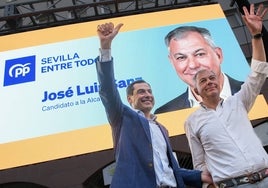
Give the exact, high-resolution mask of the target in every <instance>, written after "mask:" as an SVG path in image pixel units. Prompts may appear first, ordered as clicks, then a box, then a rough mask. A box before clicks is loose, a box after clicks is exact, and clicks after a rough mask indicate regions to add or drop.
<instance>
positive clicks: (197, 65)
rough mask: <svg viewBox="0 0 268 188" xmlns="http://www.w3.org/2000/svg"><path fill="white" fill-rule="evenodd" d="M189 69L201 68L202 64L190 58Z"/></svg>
mask: <svg viewBox="0 0 268 188" xmlns="http://www.w3.org/2000/svg"><path fill="white" fill-rule="evenodd" d="M188 67H189V68H190V69H196V68H198V67H200V63H199V61H198V60H197V59H196V58H194V57H189V59H188Z"/></svg>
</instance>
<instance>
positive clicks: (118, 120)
mask: <svg viewBox="0 0 268 188" xmlns="http://www.w3.org/2000/svg"><path fill="white" fill-rule="evenodd" d="M122 25H123V24H118V25H117V26H116V27H114V25H113V23H106V24H102V25H99V26H98V29H97V32H98V36H99V39H100V46H101V48H100V56H99V57H98V58H97V59H96V68H97V74H98V80H99V83H100V91H99V94H100V97H101V100H102V103H103V105H104V107H105V110H106V114H107V118H108V121H109V124H110V125H111V129H112V135H113V143H114V150H115V161H116V167H115V172H114V175H113V179H112V183H111V188H171V187H177V188H184V187H185V185H190V186H193V187H199V188H201V187H202V181H203V182H211V177H210V174H209V173H208V172H201V171H197V170H187V169H183V168H180V167H179V164H178V162H177V160H176V158H175V157H174V155H173V152H172V148H171V145H170V142H169V137H168V132H167V129H165V127H164V126H163V125H161V124H160V123H158V122H157V121H156V116H154V115H153V114H151V110H152V108H153V106H154V96H153V94H152V90H151V87H150V85H149V84H148V83H146V82H145V81H143V80H138V81H135V82H133V83H131V84H130V85H129V86H128V87H127V100H128V102H129V104H130V106H131V107H132V108H130V107H129V106H127V105H124V104H123V103H122V101H121V98H120V95H119V93H118V90H117V86H116V85H115V83H114V80H115V78H114V71H113V59H112V57H111V44H112V40H113V39H114V37H115V36H116V35H117V33H118V32H119V30H120V28H121V27H122Z"/></svg>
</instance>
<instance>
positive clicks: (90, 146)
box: [0, 4, 267, 169]
mask: <svg viewBox="0 0 268 188" xmlns="http://www.w3.org/2000/svg"><path fill="white" fill-rule="evenodd" d="M105 22H114V23H115V24H118V23H124V26H123V28H121V31H120V33H119V34H118V36H117V37H116V39H115V40H114V42H113V46H112V56H113V57H114V61H115V75H116V84H117V85H118V90H119V92H120V95H121V97H122V100H123V101H124V102H125V103H127V100H126V97H125V89H126V86H127V85H128V84H129V83H130V82H131V81H133V80H135V79H140V78H142V79H144V80H146V81H148V82H149V83H150V84H151V86H152V89H153V93H154V96H155V100H156V104H155V108H154V110H155V109H157V108H158V107H160V106H161V105H163V104H165V103H166V102H168V101H169V100H171V99H173V98H175V97H176V96H178V95H179V94H180V93H183V92H184V91H185V90H186V88H187V85H186V84H185V83H184V82H183V81H181V80H180V78H179V77H178V76H177V74H176V72H175V70H174V69H173V67H172V66H171V64H170V63H169V60H168V51H167V48H166V46H165V44H164V37H165V35H166V34H167V33H168V32H169V31H170V30H172V29H174V28H175V27H178V26H181V25H193V26H200V27H205V28H207V29H208V30H209V31H210V32H211V34H212V36H213V38H214V40H215V42H216V44H217V45H218V46H220V47H221V48H222V51H223V53H224V61H223V63H222V65H221V66H222V70H223V71H224V72H226V73H228V75H230V76H231V77H233V78H235V79H237V80H241V81H243V80H245V78H246V75H247V74H248V73H249V70H250V69H249V66H248V63H247V61H246V59H245V57H244V55H243V53H242V51H241V49H240V46H239V44H238V42H237V41H236V38H235V36H234V34H233V32H232V29H231V28H230V26H229V24H228V21H227V19H226V18H225V16H224V13H223V11H222V10H221V7H220V5H218V4H214V5H208V6H200V7H192V8H183V9H175V10H168V11H160V12H153V13H146V14H139V15H132V16H125V17H119V18H113V19H106V20H99V21H91V22H85V23H79V24H72V25H66V26H60V27H54V28H48V29H41V30H36V31H31V32H24V33H19V34H12V35H7V36H2V37H0V43H1V46H0V83H1V84H0V104H1V107H0V108H1V118H0V129H1V131H0V153H1V162H0V169H6V168H12V167H16V166H22V165H27V164H33V163H39V162H44V161H49V160H54V159H60V158H64V157H69V156H74V155H79V154H85V153H90V152H96V151H100V150H105V149H110V148H112V147H113V145H112V138H111V131H110V127H109V125H108V123H107V119H106V114H105V111H104V108H103V106H102V103H101V101H100V98H99V94H98V81H97V77H96V70H95V63H94V59H95V58H96V57H97V56H98V54H99V41H98V37H97V33H96V28H97V25H99V24H101V23H105ZM266 109H267V104H266V101H265V99H264V98H263V96H259V97H258V99H257V101H256V104H255V105H254V107H253V110H252V112H251V113H250V114H249V116H250V118H251V119H258V118H262V117H266V116H267V113H266V112H267V110H266ZM193 110H195V109H194V108H189V109H184V110H177V111H172V112H166V113H162V114H159V115H158V120H159V121H160V122H162V123H163V124H164V125H166V127H167V128H168V130H169V133H170V136H174V135H179V134H184V131H183V122H184V120H185V118H186V117H187V116H188V115H189V113H190V112H192V111H193ZM265 111H266V112H265Z"/></svg>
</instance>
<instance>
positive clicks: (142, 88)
mask: <svg viewBox="0 0 268 188" xmlns="http://www.w3.org/2000/svg"><path fill="white" fill-rule="evenodd" d="M127 99H128V102H129V104H130V105H131V106H132V108H134V109H137V110H140V111H142V112H143V113H144V114H145V115H147V114H150V112H151V110H152V108H153V107H154V103H155V102H154V96H153V93H152V89H151V87H150V85H148V84H147V83H135V84H134V85H133V92H132V94H129V95H128V96H127Z"/></svg>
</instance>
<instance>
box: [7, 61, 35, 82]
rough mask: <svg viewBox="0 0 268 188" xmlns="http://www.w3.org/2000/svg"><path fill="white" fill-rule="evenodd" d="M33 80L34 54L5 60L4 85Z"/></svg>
mask: <svg viewBox="0 0 268 188" xmlns="http://www.w3.org/2000/svg"><path fill="white" fill-rule="evenodd" d="M32 81H35V56H28V57H22V58H17V59H9V60H6V66H5V77H4V86H9V85H14V84H20V83H25V82H32Z"/></svg>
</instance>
